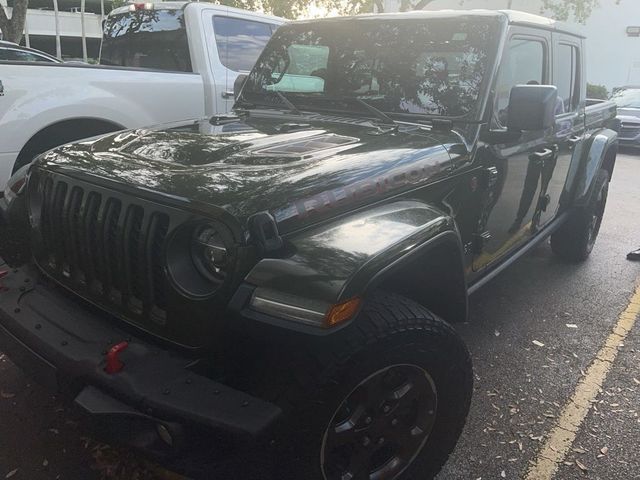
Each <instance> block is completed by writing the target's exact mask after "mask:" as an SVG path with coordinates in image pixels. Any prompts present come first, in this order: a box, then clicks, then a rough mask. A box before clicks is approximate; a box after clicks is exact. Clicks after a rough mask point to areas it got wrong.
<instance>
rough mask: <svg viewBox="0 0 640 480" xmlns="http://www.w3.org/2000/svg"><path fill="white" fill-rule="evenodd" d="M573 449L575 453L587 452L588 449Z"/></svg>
mask: <svg viewBox="0 0 640 480" xmlns="http://www.w3.org/2000/svg"><path fill="white" fill-rule="evenodd" d="M573 451H574V452H575V453H587V451H586V450H585V449H584V448H574V449H573Z"/></svg>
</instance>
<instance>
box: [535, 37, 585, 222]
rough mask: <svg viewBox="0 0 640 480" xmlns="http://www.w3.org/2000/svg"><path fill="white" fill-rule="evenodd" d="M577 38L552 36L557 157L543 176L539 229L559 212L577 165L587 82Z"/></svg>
mask: <svg viewBox="0 0 640 480" xmlns="http://www.w3.org/2000/svg"><path fill="white" fill-rule="evenodd" d="M581 53H582V50H581V41H580V39H579V38H576V37H573V36H570V35H563V34H556V33H554V34H553V54H554V55H553V85H555V86H556V87H557V88H558V102H557V105H556V126H555V144H556V145H557V148H558V154H557V155H556V156H555V157H552V158H550V159H549V161H548V163H547V165H545V169H544V172H543V178H542V187H543V188H542V191H541V194H540V200H539V205H538V208H537V209H536V213H535V216H534V219H533V221H534V224H535V225H537V227H538V228H542V227H543V226H544V225H545V224H547V223H549V222H550V221H551V220H553V218H554V217H555V215H556V213H557V212H558V210H559V208H560V205H561V202H562V199H563V195H564V194H563V192H564V190H565V185H566V180H567V175H568V173H569V167H570V165H571V162H572V160H573V159H574V157H575V160H576V161H578V159H579V156H580V148H581V146H582V140H583V138H584V135H585V123H584V122H585V100H584V99H585V97H586V92H584V89H586V82H585V81H583V72H584V62H583V58H582V55H581Z"/></svg>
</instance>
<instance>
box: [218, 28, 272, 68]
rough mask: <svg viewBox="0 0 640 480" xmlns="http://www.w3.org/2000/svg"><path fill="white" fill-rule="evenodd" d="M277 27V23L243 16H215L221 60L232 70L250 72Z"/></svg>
mask: <svg viewBox="0 0 640 480" xmlns="http://www.w3.org/2000/svg"><path fill="white" fill-rule="evenodd" d="M276 28H278V27H277V25H271V24H269V23H262V22H253V21H251V20H243V19H241V18H230V17H218V16H215V17H213V31H214V32H215V35H216V44H217V45H218V56H219V57H220V62H222V64H223V65H224V66H225V67H227V68H228V69H230V70H233V71H236V72H242V71H247V72H248V71H249V70H251V69H252V68H253V64H254V63H256V60H257V59H258V56H259V55H260V53H261V52H262V49H263V48H264V46H265V45H266V44H267V42H268V41H269V38H271V34H272V33H273V32H274V31H275V29H276Z"/></svg>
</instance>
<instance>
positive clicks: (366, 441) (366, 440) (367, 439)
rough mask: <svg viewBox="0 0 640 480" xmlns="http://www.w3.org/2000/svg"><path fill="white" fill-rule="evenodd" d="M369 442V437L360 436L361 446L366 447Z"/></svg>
mask: <svg viewBox="0 0 640 480" xmlns="http://www.w3.org/2000/svg"><path fill="white" fill-rule="evenodd" d="M370 444H371V439H370V438H369V437H362V446H363V447H368V446H369V445H370Z"/></svg>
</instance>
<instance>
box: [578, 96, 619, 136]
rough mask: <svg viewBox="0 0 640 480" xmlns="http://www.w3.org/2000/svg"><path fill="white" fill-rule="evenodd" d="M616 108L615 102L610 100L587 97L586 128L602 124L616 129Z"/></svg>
mask: <svg viewBox="0 0 640 480" xmlns="http://www.w3.org/2000/svg"><path fill="white" fill-rule="evenodd" d="M616 109H617V107H616V104H615V103H613V102H612V101H610V100H598V99H587V107H586V108H585V126H586V129H587V130H589V129H592V128H598V127H603V126H604V127H608V128H611V129H612V130H616V131H617V130H618V123H617V121H616Z"/></svg>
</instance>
